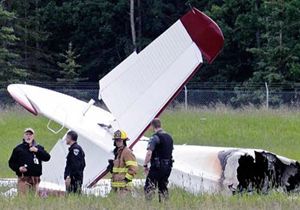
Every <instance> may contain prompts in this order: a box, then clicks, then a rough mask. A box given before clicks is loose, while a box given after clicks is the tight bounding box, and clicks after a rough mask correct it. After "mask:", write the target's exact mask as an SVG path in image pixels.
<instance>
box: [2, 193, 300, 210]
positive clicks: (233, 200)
mask: <svg viewBox="0 0 300 210" xmlns="http://www.w3.org/2000/svg"><path fill="white" fill-rule="evenodd" d="M171 193H172V195H171V197H170V200H169V201H167V202H165V203H163V204H161V203H158V201H157V198H155V199H154V200H153V201H150V202H147V201H145V200H144V197H143V196H142V192H139V194H137V196H136V197H131V196H125V197H122V198H120V197H118V196H116V195H115V194H111V195H109V196H108V197H106V198H101V197H100V198H99V197H94V196H85V195H83V196H79V197H78V196H70V197H48V198H46V199H41V198H36V197H33V196H29V197H25V198H19V197H12V198H4V197H0V209H20V210H26V209H28V210H29V209H32V210H36V209H43V210H47V209H49V210H52V209H72V210H77V209H111V210H115V209H123V210H125V209H178V210H181V209H187V210H189V209H222V210H223V209H224V210H227V209H228V210H230V209H243V210H248V209H249V210H250V209H266V210H269V209H272V210H277V209H299V205H300V198H299V197H298V196H297V195H285V194H282V193H276V192H274V193H270V194H268V195H257V194H255V195H237V196H224V195H206V194H205V195H198V196H195V195H191V194H188V193H185V192H183V191H181V190H179V189H173V190H172V191H171Z"/></svg>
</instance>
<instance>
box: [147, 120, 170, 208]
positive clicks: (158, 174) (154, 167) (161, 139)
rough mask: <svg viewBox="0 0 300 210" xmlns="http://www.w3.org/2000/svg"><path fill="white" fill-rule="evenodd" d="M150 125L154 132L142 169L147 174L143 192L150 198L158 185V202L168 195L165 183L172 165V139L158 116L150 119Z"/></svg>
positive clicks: (166, 183)
mask: <svg viewBox="0 0 300 210" xmlns="http://www.w3.org/2000/svg"><path fill="white" fill-rule="evenodd" d="M151 126H152V128H153V130H154V132H155V133H154V134H153V135H152V137H151V138H150V141H149V144H148V147H147V154H146V157H145V161H144V171H145V174H146V175H147V178H146V183H145V187H144V192H145V197H146V199H147V200H151V199H152V198H153V195H154V193H155V189H156V187H158V195H159V202H162V201H163V200H166V199H168V197H169V192H168V187H167V185H168V183H169V181H168V179H169V176H170V174H171V170H172V166H173V158H172V152H173V139H172V137H171V135H169V134H168V133H166V132H165V131H164V130H163V129H162V127H161V122H160V120H159V118H155V119H154V120H152V122H151ZM149 162H150V163H151V166H150V169H149V168H148V163H149Z"/></svg>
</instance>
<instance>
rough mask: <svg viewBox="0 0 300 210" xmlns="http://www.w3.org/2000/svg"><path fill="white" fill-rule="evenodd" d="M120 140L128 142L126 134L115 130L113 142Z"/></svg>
mask: <svg viewBox="0 0 300 210" xmlns="http://www.w3.org/2000/svg"><path fill="white" fill-rule="evenodd" d="M116 139H122V140H124V141H126V140H128V137H127V133H126V132H125V131H122V130H117V131H116V132H114V136H113V140H116Z"/></svg>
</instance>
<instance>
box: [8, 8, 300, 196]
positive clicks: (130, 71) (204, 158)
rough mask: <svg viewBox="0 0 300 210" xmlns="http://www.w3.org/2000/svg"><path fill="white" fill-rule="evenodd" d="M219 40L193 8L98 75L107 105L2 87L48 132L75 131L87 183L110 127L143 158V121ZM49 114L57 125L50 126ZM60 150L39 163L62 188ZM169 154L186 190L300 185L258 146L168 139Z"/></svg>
mask: <svg viewBox="0 0 300 210" xmlns="http://www.w3.org/2000/svg"><path fill="white" fill-rule="evenodd" d="M223 43H224V38H223V34H222V31H221V30H220V28H219V27H218V25H217V24H216V23H215V22H214V21H213V20H211V19H210V18H209V17H207V16H206V15H205V14H203V13H202V12H200V11H198V10H197V9H195V8H193V9H192V10H191V11H189V12H188V13H187V14H185V15H184V16H183V17H181V18H180V19H179V20H178V21H176V22H175V23H174V24H173V25H172V26H171V27H170V28H169V29H167V30H166V31H165V32H164V33H163V34H161V35H160V36H159V37H158V38H157V39H155V40H154V41H153V42H152V43H150V44H149V45H148V46H147V47H146V48H145V49H144V50H142V51H141V52H140V53H138V54H137V53H136V52H134V53H132V54H131V55H130V56H129V57H128V58H126V59H125V60H124V61H123V62H122V63H120V64H119V65H118V66H117V67H115V68H114V69H113V70H112V71H111V72H110V73H108V74H107V75H106V76H105V77H104V78H102V79H101V80H100V81H99V86H100V90H99V100H103V102H104V103H105V105H106V106H107V108H108V109H109V111H106V110H104V109H102V108H100V107H98V106H96V105H94V100H91V101H90V102H88V103H86V102H84V101H80V100H78V99H76V98H74V97H71V96H68V95H65V94H62V93H58V92H55V91H52V90H48V89H45V88H41V87H36V86H31V85H22V84H12V85H9V86H8V88H7V89H8V92H9V93H10V95H11V96H12V97H13V98H14V99H15V100H16V101H17V102H18V103H19V104H21V105H22V106H23V107H24V108H25V109H27V110H28V111H29V112H31V113H33V114H34V115H38V114H41V115H44V116H45V117H47V118H49V119H50V120H49V123H48V125H47V127H48V129H49V130H51V131H52V132H55V133H59V132H60V131H61V130H62V129H63V128H64V127H66V128H68V129H72V130H75V131H76V132H77V133H78V134H79V138H78V141H79V143H80V145H81V146H82V147H83V148H84V149H85V151H88V152H86V169H85V171H84V181H83V186H84V187H88V188H91V187H93V186H94V185H95V184H96V183H97V182H98V181H99V180H100V179H101V178H102V177H103V176H104V175H105V174H106V173H107V170H106V167H107V160H108V159H111V158H112V157H113V154H112V150H113V145H112V143H111V139H112V134H113V132H114V131H115V130H117V129H120V128H121V129H123V130H125V131H126V132H127V133H128V136H129V138H130V141H129V142H128V145H129V147H130V148H133V149H134V154H135V155H136V157H137V160H138V163H139V164H141V165H142V164H143V159H144V157H145V153H146V147H147V141H146V140H145V139H146V138H145V137H143V136H142V135H143V133H144V132H145V131H146V129H147V128H148V126H149V123H150V121H151V120H152V119H153V118H154V117H156V116H158V115H159V114H160V113H161V112H162V111H163V110H164V109H165V108H166V107H167V105H168V104H169V103H170V102H171V101H172V99H174V97H176V95H177V94H178V92H179V91H180V90H181V89H182V87H183V86H184V85H185V84H186V83H187V82H188V81H189V79H190V78H191V77H192V76H193V75H194V74H195V73H196V71H197V70H198V69H199V68H200V66H201V65H202V64H203V57H204V58H205V59H206V60H207V62H208V63H212V61H213V60H214V59H215V58H216V56H217V55H218V54H219V52H220V51H221V49H222V47H223ZM120 101H121V102H122V103H121V104H120ZM51 121H55V122H57V123H59V124H60V125H61V128H60V129H58V130H54V129H53V128H51ZM63 139H64V138H63ZM67 151H68V150H67V146H66V145H65V142H64V141H63V140H59V141H58V142H57V143H56V144H55V146H54V147H53V148H52V150H51V152H50V153H51V157H52V158H51V160H50V161H49V162H47V163H45V164H44V170H43V176H42V181H43V182H44V183H55V184H57V186H60V189H63V186H64V180H63V171H64V162H65V157H66V154H67ZM173 156H174V159H175V163H174V166H173V170H172V173H171V176H170V181H171V182H172V183H173V184H174V185H176V186H178V187H180V188H183V189H185V190H187V191H189V192H192V193H203V192H207V193H217V192H225V193H229V194H233V193H236V192H242V191H253V190H258V191H262V192H267V191H268V190H269V189H271V188H282V189H283V190H285V191H287V192H290V191H293V190H298V188H299V183H300V172H299V169H300V167H299V163H298V162H297V161H294V160H291V159H288V158H284V157H281V156H278V155H275V154H272V153H270V152H267V151H264V150H260V149H239V148H224V147H207V146H192V145H175V146H174V154H173Z"/></svg>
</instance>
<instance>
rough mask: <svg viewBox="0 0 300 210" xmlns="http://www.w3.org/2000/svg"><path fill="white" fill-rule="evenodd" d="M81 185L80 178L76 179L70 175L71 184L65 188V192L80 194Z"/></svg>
mask: <svg viewBox="0 0 300 210" xmlns="http://www.w3.org/2000/svg"><path fill="white" fill-rule="evenodd" d="M81 187H82V179H76V178H74V177H71V184H70V186H69V187H68V188H67V192H68V193H77V194H81Z"/></svg>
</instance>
